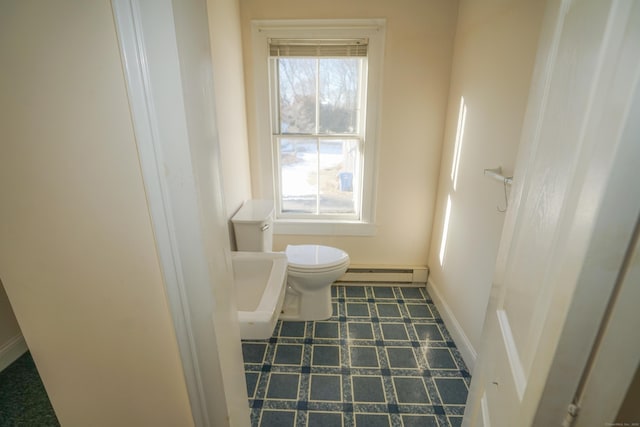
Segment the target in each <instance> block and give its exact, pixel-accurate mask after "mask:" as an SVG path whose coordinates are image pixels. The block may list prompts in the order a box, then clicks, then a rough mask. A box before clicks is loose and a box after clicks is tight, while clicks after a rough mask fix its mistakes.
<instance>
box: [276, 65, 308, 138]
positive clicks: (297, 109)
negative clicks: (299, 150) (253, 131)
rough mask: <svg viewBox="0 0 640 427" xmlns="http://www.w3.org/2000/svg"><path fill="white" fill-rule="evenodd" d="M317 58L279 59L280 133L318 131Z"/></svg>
mask: <svg viewBox="0 0 640 427" xmlns="http://www.w3.org/2000/svg"><path fill="white" fill-rule="evenodd" d="M317 71H318V69H317V60H316V59H305V58H280V59H278V79H279V90H280V92H279V94H280V99H279V103H280V105H279V108H280V133H315V132H316V79H317Z"/></svg>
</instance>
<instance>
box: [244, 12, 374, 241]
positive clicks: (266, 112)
mask: <svg viewBox="0 0 640 427" xmlns="http://www.w3.org/2000/svg"><path fill="white" fill-rule="evenodd" d="M251 27H252V28H251V29H252V53H253V56H252V58H253V72H254V91H255V92H254V93H255V123H256V133H255V135H256V139H257V141H256V142H257V143H256V144H255V148H256V153H257V160H258V162H257V163H258V165H256V166H257V167H254V169H253V170H254V172H257V176H258V177H259V179H258V181H259V188H257V189H256V190H257V191H256V192H257V193H258V194H257V195H258V196H259V197H260V198H270V199H272V200H275V195H276V194H277V191H276V189H275V185H277V182H276V180H275V179H274V169H275V165H274V161H273V154H272V149H273V148H272V147H273V144H272V135H273V132H272V129H271V127H272V120H271V116H270V114H271V113H270V112H271V107H272V106H271V105H270V102H271V101H270V100H271V97H270V96H269V95H270V93H269V91H270V84H269V83H270V82H269V38H298V39H301V38H318V39H327V38H344V39H356V38H368V39H369V47H368V49H369V52H368V55H367V62H368V65H367V66H368V76H367V85H368V86H367V97H366V111H367V118H366V121H365V130H364V135H365V140H366V145H365V146H364V147H362V157H363V172H362V182H363V189H362V206H361V210H362V211H361V219H360V220H359V221H353V220H344V219H336V220H327V219H326V218H322V219H281V218H277V219H276V220H275V227H274V231H275V233H276V234H326V235H374V234H375V229H376V227H375V202H376V200H375V199H376V192H375V188H376V184H377V175H378V174H377V158H378V145H379V144H378V138H379V134H380V131H379V127H380V122H381V120H380V100H381V99H382V96H381V92H382V65H383V55H384V39H385V20H384V19H355V20H354V19H349V20H343V19H339V20H333V19H329V20H254V21H252V22H251Z"/></svg>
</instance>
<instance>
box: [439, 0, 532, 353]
mask: <svg viewBox="0 0 640 427" xmlns="http://www.w3.org/2000/svg"><path fill="white" fill-rule="evenodd" d="M544 6H545V2H544V1H539V0H491V1H484V2H477V1H475V0H463V1H462V2H461V4H460V11H459V18H458V28H457V33H456V41H455V52H454V61H453V70H452V80H451V91H450V95H449V107H448V114H447V125H446V134H445V139H444V147H443V153H442V163H441V170H440V184H439V189H438V201H437V208H436V211H437V214H436V219H435V221H434V224H433V234H432V239H431V250H430V255H429V268H430V280H429V282H430V284H431V285H432V286H433V287H434V288H435V290H436V291H437V292H438V293H439V294H440V296H441V297H442V299H443V300H444V302H445V303H446V304H447V305H448V307H449V309H450V310H451V313H452V314H453V316H454V317H455V319H456V320H457V322H458V323H459V326H460V327H461V332H462V333H463V334H464V335H466V338H467V339H468V342H470V344H471V345H472V347H473V348H474V349H475V350H477V349H478V347H479V341H480V335H481V331H482V325H483V322H484V316H485V311H486V306H487V302H488V298H489V291H490V287H491V280H492V276H493V271H494V266H495V261H496V255H497V250H498V244H499V239H500V235H501V230H502V223H503V220H504V214H503V213H500V212H498V211H497V207H498V206H500V207H501V208H504V206H505V202H504V194H503V191H504V189H503V186H502V184H501V183H500V182H498V181H495V180H492V179H489V178H487V177H484V176H483V170H484V169H485V168H494V167H497V166H502V168H503V170H504V172H505V173H506V174H507V175H511V174H512V173H513V167H514V163H515V158H516V152H517V149H518V143H519V139H520V132H521V127H522V120H523V117H524V112H525V108H526V101H527V97H528V91H529V85H530V80H531V73H532V70H533V65H534V59H535V54H536V50H537V41H538V34H539V32H540V27H541V23H542V15H543V10H544ZM461 97H464V99H465V103H466V105H467V114H466V122H465V129H464V138H463V140H462V142H461V144H462V145H461V147H462V148H461V154H460V161H459V172H458V181H457V186H456V189H455V190H454V189H453V185H452V180H451V168H452V163H453V157H454V156H453V151H454V145H455V139H456V128H457V124H458V112H459V107H460V99H461ZM448 196H450V197H451V214H450V220H449V227H448V238H447V240H446V251H445V255H444V263H443V265H442V266H441V265H440V260H439V253H440V249H441V238H442V234H443V223H444V213H445V209H446V204H447V197H448ZM441 311H442V310H441Z"/></svg>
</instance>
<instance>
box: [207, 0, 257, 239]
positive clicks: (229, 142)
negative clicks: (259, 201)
mask: <svg viewBox="0 0 640 427" xmlns="http://www.w3.org/2000/svg"><path fill="white" fill-rule="evenodd" d="M207 12H208V15H209V28H210V33H211V36H210V41H211V56H212V59H213V83H214V90H215V93H216V116H217V118H218V120H217V127H218V137H219V140H220V155H221V158H222V176H223V187H224V194H225V206H226V213H227V217H228V218H231V217H232V216H233V214H234V213H235V212H236V211H237V210H238V208H240V206H242V202H244V201H245V200H247V199H250V198H251V172H250V167H249V145H248V144H249V142H248V137H247V113H246V108H245V89H244V78H243V75H244V69H243V63H242V39H241V32H240V5H239V3H238V0H207ZM229 231H230V232H233V229H232V228H230V229H229ZM231 240H232V242H231V243H232V244H233V243H234V242H233V239H231Z"/></svg>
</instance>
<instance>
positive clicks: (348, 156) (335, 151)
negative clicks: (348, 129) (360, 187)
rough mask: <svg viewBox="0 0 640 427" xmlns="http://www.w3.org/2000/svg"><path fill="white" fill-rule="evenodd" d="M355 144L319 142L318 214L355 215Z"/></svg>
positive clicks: (353, 141)
mask: <svg viewBox="0 0 640 427" xmlns="http://www.w3.org/2000/svg"><path fill="white" fill-rule="evenodd" d="M358 142H359V141H358V140H354V139H350V140H339V141H337V140H321V141H320V174H319V176H320V177H319V185H320V213H322V214H354V213H356V210H355V206H356V203H355V197H354V194H357V192H355V191H354V184H356V185H357V183H355V182H354V177H357V176H358V175H357V174H356V165H357V161H358V158H359V155H358Z"/></svg>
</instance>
